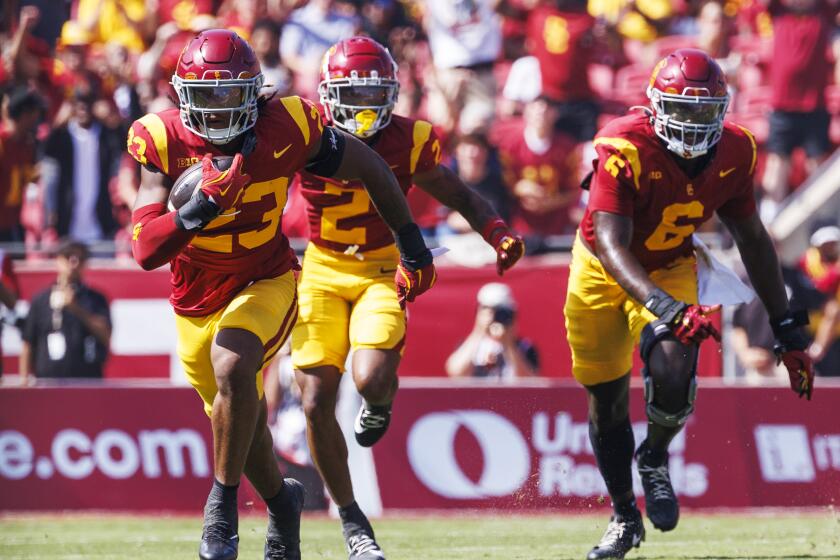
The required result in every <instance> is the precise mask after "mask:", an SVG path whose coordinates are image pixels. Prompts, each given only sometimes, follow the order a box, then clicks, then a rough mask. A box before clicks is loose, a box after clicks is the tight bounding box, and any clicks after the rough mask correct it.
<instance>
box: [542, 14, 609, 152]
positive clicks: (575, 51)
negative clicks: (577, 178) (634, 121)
mask: <svg viewBox="0 0 840 560" xmlns="http://www.w3.org/2000/svg"><path fill="white" fill-rule="evenodd" d="M594 25H595V18H593V17H592V16H590V15H589V14H588V13H586V2H585V1H582V0H542V1H541V2H539V3H538V5H537V7H536V8H535V9H534V10H533V11H532V12H531V15H530V17H529V18H528V30H527V36H526V37H527V38H526V42H527V44H528V47H529V49H530V51H531V54H533V55H534V56H535V57H536V58H537V60H538V61H539V64H540V76H541V77H542V94H543V95H544V96H546V97H547V98H549V99H551V100H553V101H555V102H557V104H558V105H557V108H558V110H559V119H558V121H557V126H558V128H559V129H560V130H562V131H564V132H567V133H568V134H571V135H572V136H574V137H575V138H576V139H577V140H579V141H587V140H591V139H592V137H593V136H595V131H596V130H597V120H598V112H599V108H598V103H597V102H596V101H595V100H594V99H595V98H596V95H595V93H593V91H592V89H591V88H590V87H589V78H588V74H587V69H588V67H589V61H590V60H591V59H592V57H593V50H594V46H595V39H594V36H593V33H592V28H593V27H594Z"/></svg>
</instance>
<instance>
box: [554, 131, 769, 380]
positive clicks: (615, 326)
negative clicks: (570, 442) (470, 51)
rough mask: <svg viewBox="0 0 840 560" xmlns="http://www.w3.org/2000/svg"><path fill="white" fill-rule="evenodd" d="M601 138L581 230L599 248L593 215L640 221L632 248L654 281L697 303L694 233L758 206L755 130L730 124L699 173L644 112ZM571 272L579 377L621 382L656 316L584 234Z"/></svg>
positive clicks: (569, 313) (569, 306)
mask: <svg viewBox="0 0 840 560" xmlns="http://www.w3.org/2000/svg"><path fill="white" fill-rule="evenodd" d="M594 144H595V149H596V151H597V156H598V157H597V159H596V160H595V162H594V166H595V174H594V176H593V179H592V183H591V187H590V198H589V204H588V207H587V209H586V213H585V214H584V218H583V220H582V222H581V225H580V228H579V230H578V235H579V237H582V238H583V239H585V240H586V241H587V243H588V244H589V246H590V247H593V248H595V246H596V240H595V232H594V222H593V219H592V214H593V213H594V212H598V211H603V212H610V213H613V214H620V215H623V216H628V217H630V218H632V219H633V238H632V241H631V245H630V251H631V252H632V253H633V255H634V256H635V257H636V258H637V259H638V260H639V262H640V263H641V264H642V266H643V267H644V268H645V269H646V270H647V272H648V273H649V274H650V277H651V279H652V280H653V282H654V283H655V284H656V285H657V286H659V287H660V288H662V289H663V290H665V291H666V292H668V293H669V294H671V295H672V296H673V297H674V298H676V299H679V300H682V301H685V302H687V303H697V274H696V266H695V264H696V263H695V259H694V245H693V243H692V240H691V235H692V233H694V230H695V229H696V228H697V227H698V226H700V224H702V223H704V222H705V221H707V220H708V219H709V218H711V216H712V214H713V213H714V212H717V213H718V215H719V216H721V217H724V218H731V219H743V218H747V217H749V216H751V215H752V214H753V213H754V212H755V199H754V196H753V173H754V172H755V163H756V146H755V139H754V138H753V136H752V134H750V132H749V131H747V130H746V129H745V128H742V127H739V126H737V125H734V124H732V123H726V124H725V125H724V129H723V136H722V138H721V139H720V142H719V143H718V144H717V146H716V151H715V154H714V156H712V158H711V161H709V162H708V164H707V165H706V167H705V168H704V169H703V171H702V172H701V173H700V174H699V175H697V176H694V177H690V176H688V175H687V174H686V173H685V171H683V169H682V168H680V167H679V165H678V164H677V161H676V159H675V156H674V155H672V154H671V152H669V151H668V149H667V148H666V147H665V146H664V145H663V144H662V143H661V142H660V141H659V139H658V138H657V137H656V135H655V133H654V131H653V129H652V127H651V125H650V123H649V118H648V116H647V115H645V114H632V115H628V116H625V117H621V118H618V119H615V120H614V121H612V122H611V123H610V124H608V125H607V126H606V127H605V128H603V129H602V130H601V131H600V132H599V133H598V134H597V135H596V137H595V140H594ZM569 275H570V276H569V288H568V295H567V298H566V307H565V315H566V330H567V332H568V339H569V345H570V346H571V349H572V370H573V373H574V376H575V378H576V379H577V380H578V381H579V382H580V383H582V384H584V385H596V384H599V383H606V382H608V381H612V380H614V379H618V378H619V377H621V376H622V375H624V374H625V373H626V372H627V371H629V370H630V368H631V367H632V354H633V348H634V346H635V344H636V342H637V341H638V339H639V335H640V334H641V331H642V328H643V327H644V326H645V325H646V324H647V323H648V322H650V321H652V320H654V319H655V317H654V316H653V315H652V314H651V313H650V312H649V311H647V309H645V308H644V306H643V304H642V303H639V302H637V301H635V300H634V299H632V298H631V297H630V296H629V295H628V294H627V293H626V292H625V291H624V289H623V288H622V287H621V286H619V285H618V283H617V282H616V281H615V280H614V279H613V278H612V277H611V276H610V275H609V274H608V273H607V272H606V271H605V270H604V268H603V266H602V265H601V263H600V261H599V260H598V259H597V258H596V257H595V255H593V254H592V253H591V252H590V251H588V250H587V249H586V247H585V246H584V245H583V244H582V243H581V241H580V239H578V240H577V241H576V242H575V245H574V247H573V249H572V264H571V268H570V272H569Z"/></svg>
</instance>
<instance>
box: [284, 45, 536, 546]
mask: <svg viewBox="0 0 840 560" xmlns="http://www.w3.org/2000/svg"><path fill="white" fill-rule="evenodd" d="M321 78H322V81H321V84H320V94H321V101H322V103H323V104H324V107H325V110H326V113H327V120H328V122H329V123H330V124H332V125H334V126H336V127H338V128H341V129H343V130H346V131H348V132H350V133H352V134H354V135H356V136H358V137H360V138H363V139H364V141H365V142H366V143H367V144H368V145H369V146H370V147H372V148H373V149H374V150H376V152H377V153H379V154H380V155H381V156H382V157H383V159H384V160H385V161H386V162H387V163H388V165H389V166H390V167H391V169H392V170H393V171H394V174H395V175H396V177H397V180H398V181H399V183H400V187H401V188H402V190H403V191H404V192H407V191H408V189H409V188H411V185H412V183H413V184H416V185H418V186H419V187H420V188H422V189H423V190H425V191H426V192H428V193H429V194H431V195H432V196H434V197H435V198H437V199H438V200H439V201H441V202H442V203H443V204H446V205H447V206H449V207H450V208H454V209H455V210H458V211H459V212H461V214H463V215H464V217H465V218H466V219H467V220H468V221H469V222H470V224H471V225H472V227H473V228H474V229H475V230H476V231H480V232H483V233H484V237H485V239H486V240H487V242H488V243H490V244H491V245H492V246H493V247H494V248H495V249H496V251H497V267H498V271H499V274H501V273H502V271H503V270H505V269H507V268H509V267H511V266H513V264H514V263H515V262H516V260H517V259H519V257H521V256H522V252H523V249H524V245H523V244H522V240H521V239H520V238H518V237H517V236H515V235H513V234H511V233H510V231H509V230H508V228H507V226H506V225H505V223H504V222H503V221H502V220H501V219H500V218H499V217H498V215H497V214H496V212H495V211H494V210H493V209H492V208H491V207H490V205H489V204H488V203H487V202H485V201H484V200H483V199H482V198H481V197H479V196H478V195H476V194H475V193H473V192H472V191H470V190H469V189H468V188H467V187H466V186H465V185H464V184H463V183H461V181H460V180H459V179H458V178H457V176H456V175H454V174H453V173H452V172H451V171H449V170H448V169H446V168H445V167H443V166H441V165H439V162H440V142H439V141H438V139H437V136H436V135H435V133H434V131H433V130H432V127H431V125H430V124H429V123H427V122H425V121H421V120H415V119H408V118H404V117H398V116H392V115H391V111H392V110H393V108H394V103H395V102H396V100H397V89H398V87H399V86H398V82H397V79H396V63H395V62H394V60H393V59H392V58H391V55H390V54H389V53H388V51H387V50H386V49H385V48H384V47H382V46H381V45H379V44H378V43H377V42H376V41H373V40H371V39H368V38H366V37H354V38H351V39H347V40H344V41H341V42H339V43H337V44H336V45H334V46H332V47H331V48H330V49H329V50H328V52H327V54H326V55H325V57H324V63H323V66H322V69H321ZM300 179H301V182H302V192H303V195H304V197H305V198H306V201H307V211H308V215H309V225H310V230H311V238H310V244H309V247H308V248H307V250H306V255H305V257H304V261H303V272H302V273H301V280H300V287H299V290H300V319H299V320H298V323H297V325H296V326H295V329H294V330H293V331H292V361H293V362H294V365H295V368H296V369H297V370H299V371H302V372H303V374H304V375H303V376H301V377H300V378H299V379H302V381H301V385H302V388H303V403H304V409H305V411H306V415H307V420H308V430H307V435H308V438H309V447H310V450H311V452H312V457H313V459H314V460H315V464H316V465H317V467H318V469H319V471H320V472H321V476H322V477H323V479H324V482H325V483H326V485H327V488H328V489H329V491H330V494H331V495H332V497H333V500H335V502H336V504H337V505H338V506H339V513H340V515H341V521H342V527H343V532H344V538H345V541H346V544H347V549H348V552H349V557H350V560H376V559H382V558H384V555H383V553H382V551H381V549H380V548H379V545H378V544H377V543H376V540H375V538H374V534H373V530H372V528H371V527H370V523H369V522H368V520H367V518H366V517H365V515H364V514H363V513H362V511H361V510H360V509H359V506H358V505H357V504H356V502H355V500H354V497H353V487H352V485H351V483H350V473H349V471H348V469H347V448H346V446H345V443H344V437H343V436H342V434H341V431H340V429H339V427H338V423H337V422H336V419H335V399H336V394H337V390H338V383H339V380H340V379H341V372H342V370H343V369H344V362H345V360H346V358H347V354H348V352H349V351H350V349H351V348H352V349H353V358H352V359H353V367H352V371H353V379H354V381H355V382H356V387H357V388H358V390H359V393H361V395H362V397H363V398H364V404H363V405H362V407H361V409H360V410H359V415H358V417H357V418H356V425H355V432H356V439H357V441H358V443H359V444H360V445H363V446H371V445H373V444H374V443H376V441H378V440H379V438H380V437H382V435H383V434H384V433H385V430H386V429H387V428H388V422H389V421H390V417H391V402H392V401H393V399H394V394H395V393H396V390H397V366H398V365H399V361H400V357H401V355H402V349H403V343H404V340H405V328H406V316H405V312H404V310H403V309H402V308H401V307H403V305H402V304H404V299H405V298H404V297H402V296H400V295H398V294H397V292H395V290H394V286H393V284H392V283H391V282H390V281H388V277H389V275H390V274H392V273H393V271H394V268H395V266H396V259H397V249H396V248H395V247H394V244H393V238H392V237H391V236H389V235H388V234H387V228H386V227H385V224H384V223H383V222H382V220H381V219H380V218H379V216H378V215H377V214H376V211H375V209H374V207H373V204H371V200H370V198H369V197H368V195H367V193H365V191H364V190H363V189H361V188H360V186H361V185H359V183H358V182H355V181H351V182H347V181H336V180H335V179H334V178H333V179H330V178H326V177H324V176H323V175H322V174H320V173H317V172H302V173H301V174H300ZM409 301H410V298H409Z"/></svg>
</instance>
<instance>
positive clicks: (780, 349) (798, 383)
mask: <svg viewBox="0 0 840 560" xmlns="http://www.w3.org/2000/svg"><path fill="white" fill-rule="evenodd" d="M807 324H808V314H807V313H805V312H804V311H788V312H786V313H785V314H784V315H782V316H781V317H779V318H774V319H770V327H771V328H772V329H773V334H774V335H776V343H775V344H774V345H773V353H775V354H776V359H777V360H778V362H777V363H780V364H785V368H787V370H788V378H790V388H791V389H793V391H794V392H795V393H797V394H798V395H799V397H800V398H802V397H803V396H806V397H808V400H809V401H810V400H811V393H812V392H813V391H814V361H813V360H812V359H811V357H810V356H809V355H808V354H807V352H806V351H805V349H806V348H808V339H807V338H805V335H804V334H803V333H802V329H800V328H799V327H804V326H805V325H807Z"/></svg>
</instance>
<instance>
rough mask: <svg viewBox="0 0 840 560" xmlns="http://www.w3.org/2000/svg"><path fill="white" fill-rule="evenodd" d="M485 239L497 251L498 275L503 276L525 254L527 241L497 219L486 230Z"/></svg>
mask: <svg viewBox="0 0 840 560" xmlns="http://www.w3.org/2000/svg"><path fill="white" fill-rule="evenodd" d="M482 235H483V237H484V239H485V240H487V242H488V243H489V244H490V245H492V246H493V248H494V249H495V250H496V273H497V274H498V275H499V276H501V275H502V274H504V272H505V271H506V270H508V269H509V268H511V267H512V266H513V265H515V264H516V261H518V260H519V259H521V258H522V255H524V254H525V241H523V240H522V237H520V236H518V235H516V234H515V233H513V232H512V231H511V230H510V228H508V226H507V224H506V223H505V222H504V221H503V220H501V219H496V220H493V221H492V222H490V223H489V224H488V225H487V226H485V228H484V232H483V234H482Z"/></svg>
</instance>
